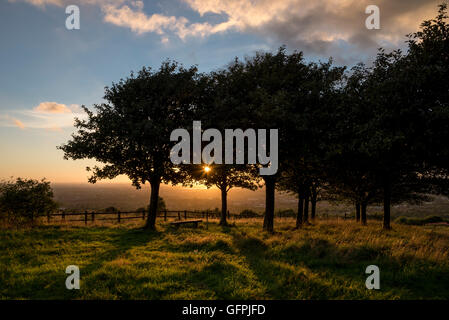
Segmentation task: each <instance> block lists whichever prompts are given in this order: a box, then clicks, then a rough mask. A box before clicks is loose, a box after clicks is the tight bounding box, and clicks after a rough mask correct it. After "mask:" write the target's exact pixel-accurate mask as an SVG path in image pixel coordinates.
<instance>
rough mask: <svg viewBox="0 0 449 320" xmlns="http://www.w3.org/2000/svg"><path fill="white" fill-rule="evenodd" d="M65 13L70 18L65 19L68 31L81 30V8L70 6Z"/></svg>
mask: <svg viewBox="0 0 449 320" xmlns="http://www.w3.org/2000/svg"><path fill="white" fill-rule="evenodd" d="M65 13H66V14H68V15H69V16H68V17H67V18H66V19H65V27H66V28H67V30H79V29H80V8H79V7H78V6H76V5H70V6H67V7H66V8H65Z"/></svg>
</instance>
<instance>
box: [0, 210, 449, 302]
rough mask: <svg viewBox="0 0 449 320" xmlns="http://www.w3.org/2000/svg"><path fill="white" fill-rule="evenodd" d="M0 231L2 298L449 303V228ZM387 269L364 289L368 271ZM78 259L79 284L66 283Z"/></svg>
mask: <svg viewBox="0 0 449 320" xmlns="http://www.w3.org/2000/svg"><path fill="white" fill-rule="evenodd" d="M293 225H294V223H293V220H290V219H283V220H281V221H276V224H275V227H276V230H277V232H276V233H275V234H267V233H264V232H262V231H261V220H260V219H253V220H244V221H238V222H236V223H235V225H233V226H231V227H227V228H222V227H219V226H218V225H217V224H216V223H209V225H208V226H207V228H206V225H204V224H203V226H201V227H200V228H198V229H190V228H180V229H179V230H176V229H173V228H170V227H169V226H167V225H164V224H160V225H159V226H158V231H157V232H147V231H144V230H142V229H140V228H138V226H135V225H131V226H121V227H117V226H89V227H83V226H41V227H36V228H33V229H27V230H0V298H1V299H431V298H433V299H448V298H449V228H448V227H446V226H434V227H424V226H406V225H398V224H393V230H392V231H390V232H385V231H382V230H381V226H380V222H376V221H373V222H370V225H369V226H368V227H362V226H359V225H357V224H356V223H354V222H351V221H342V220H339V221H336V220H330V221H316V222H315V223H314V224H313V225H311V226H307V227H304V228H303V229H301V230H294V229H293V228H292V226H293ZM371 264H375V265H377V266H379V268H380V276H381V289H380V290H367V289H366V287H365V279H366V277H367V275H366V274H365V268H366V267H367V266H368V265H371ZM68 265H78V266H79V267H80V270H81V289H80V290H67V289H66V288H65V279H66V276H67V275H66V274H65V268H66V267H67V266H68Z"/></svg>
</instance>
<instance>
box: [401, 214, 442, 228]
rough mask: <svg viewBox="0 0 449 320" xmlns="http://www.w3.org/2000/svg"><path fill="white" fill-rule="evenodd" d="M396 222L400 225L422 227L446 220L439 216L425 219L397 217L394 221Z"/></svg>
mask: <svg viewBox="0 0 449 320" xmlns="http://www.w3.org/2000/svg"><path fill="white" fill-rule="evenodd" d="M396 222H397V223H400V224H408V225H414V226H423V225H425V224H427V223H438V222H446V220H445V219H443V218H442V217H439V216H428V217H425V218H410V217H399V218H397V219H396Z"/></svg>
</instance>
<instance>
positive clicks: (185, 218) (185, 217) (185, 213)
mask: <svg viewBox="0 0 449 320" xmlns="http://www.w3.org/2000/svg"><path fill="white" fill-rule="evenodd" d="M184 220H187V210H184Z"/></svg>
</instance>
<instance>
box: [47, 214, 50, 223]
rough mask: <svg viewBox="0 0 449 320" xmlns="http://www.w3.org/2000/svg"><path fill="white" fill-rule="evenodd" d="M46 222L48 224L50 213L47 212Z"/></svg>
mask: <svg viewBox="0 0 449 320" xmlns="http://www.w3.org/2000/svg"><path fill="white" fill-rule="evenodd" d="M47 222H48V223H50V212H47Z"/></svg>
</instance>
